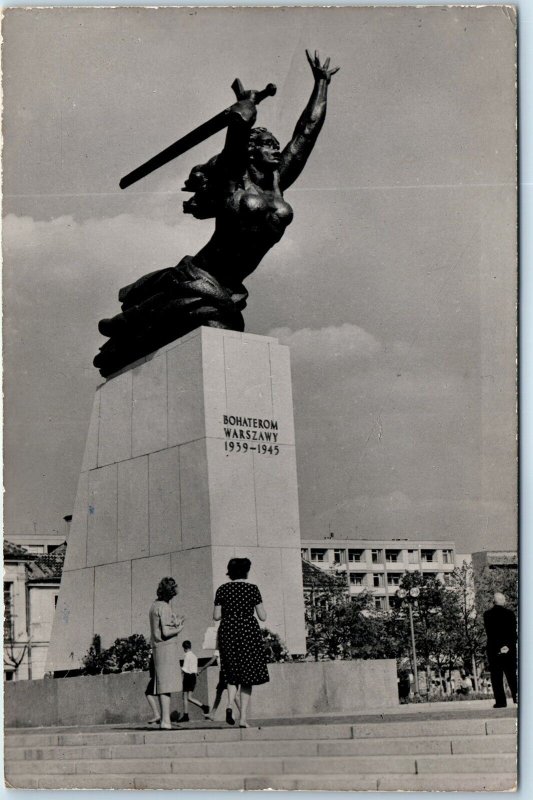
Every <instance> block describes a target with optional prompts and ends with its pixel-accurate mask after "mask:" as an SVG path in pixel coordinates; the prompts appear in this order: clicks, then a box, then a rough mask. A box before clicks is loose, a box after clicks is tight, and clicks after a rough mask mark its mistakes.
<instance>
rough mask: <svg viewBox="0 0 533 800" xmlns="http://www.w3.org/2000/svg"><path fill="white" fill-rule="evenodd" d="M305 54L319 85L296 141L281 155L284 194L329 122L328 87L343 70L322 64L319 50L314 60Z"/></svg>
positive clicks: (297, 126)
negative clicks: (327, 115)
mask: <svg viewBox="0 0 533 800" xmlns="http://www.w3.org/2000/svg"><path fill="white" fill-rule="evenodd" d="M305 54H306V56H307V60H308V62H309V66H310V67H311V70H312V72H313V77H314V79H315V85H314V86H313V91H312V92H311V97H310V98H309V102H308V103H307V105H306V107H305V109H304V111H303V114H302V116H301V117H300V119H299V120H298V122H297V123H296V128H295V129H294V133H293V135H292V139H291V140H290V142H289V143H288V145H287V146H286V147H285V149H284V150H283V152H282V154H281V163H280V168H279V176H280V188H281V190H282V191H283V190H284V189H287V188H288V187H289V186H291V185H292V184H293V183H294V181H295V180H296V178H298V177H299V175H300V173H301V171H302V170H303V168H304V167H305V164H306V162H307V159H308V158H309V156H310V154H311V151H312V149H313V147H314V146H315V142H316V140H317V138H318V134H319V133H320V131H321V129H322V125H323V124H324V120H325V118H326V108H327V98H328V86H329V83H330V81H331V78H332V76H333V75H335V73H336V72H338V71H339V69H340V68H339V67H334V68H333V69H330V68H329V65H330V60H331V59H329V58H326V60H325V61H324V63H323V64H321V63H320V57H319V55H318V53H317V52H316V50H315V55H314V56H311V55H310V54H309V51H308V50H306V51H305Z"/></svg>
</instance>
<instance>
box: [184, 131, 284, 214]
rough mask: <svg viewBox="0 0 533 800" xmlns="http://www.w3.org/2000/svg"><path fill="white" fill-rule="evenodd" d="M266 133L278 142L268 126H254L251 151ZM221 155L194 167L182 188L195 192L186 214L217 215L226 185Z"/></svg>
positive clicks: (188, 203) (185, 204) (251, 136)
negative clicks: (223, 188)
mask: <svg viewBox="0 0 533 800" xmlns="http://www.w3.org/2000/svg"><path fill="white" fill-rule="evenodd" d="M265 134H267V135H268V136H272V138H273V139H274V140H275V141H276V142H277V139H276V137H275V136H273V134H272V133H271V132H270V131H269V130H267V128H252V130H251V131H250V139H249V144H248V152H249V153H250V152H251V151H253V150H254V148H255V147H256V142H257V140H258V139H259V138H261V137H263V136H265ZM278 144H279V143H278ZM220 155H221V154H220V153H219V154H218V155H216V156H213V158H210V159H209V161H206V162H205V164H197V165H196V166H195V167H193V168H192V170H191V172H190V175H189V177H188V178H187V180H186V181H185V185H184V187H183V190H182V191H184V192H194V195H193V197H191V198H190V200H186V201H185V202H184V203H183V211H184V212H185V214H192V215H193V216H194V217H196V219H210V218H211V217H215V216H216V212H217V209H218V201H219V199H220V192H221V189H222V186H223V185H224V181H223V175H222V167H221V163H220Z"/></svg>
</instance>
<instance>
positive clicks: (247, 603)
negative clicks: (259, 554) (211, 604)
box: [215, 581, 270, 686]
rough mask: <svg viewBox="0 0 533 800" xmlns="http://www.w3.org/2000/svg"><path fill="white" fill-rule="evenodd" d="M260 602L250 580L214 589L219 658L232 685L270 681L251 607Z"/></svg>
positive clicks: (257, 626)
mask: <svg viewBox="0 0 533 800" xmlns="http://www.w3.org/2000/svg"><path fill="white" fill-rule="evenodd" d="M262 602H263V601H262V599H261V593H260V591H259V589H258V588H257V586H256V585H255V584H253V583H245V582H242V581H230V582H229V583H224V584H222V586H219V587H218V589H217V593H216V595H215V605H216V606H221V607H222V620H221V622H220V627H219V629H218V649H219V650H220V661H221V666H222V669H223V671H224V674H225V676H226V678H227V681H228V683H231V684H233V685H234V686H235V685H237V686H238V685H240V684H244V685H245V686H257V685H258V684H260V683H267V682H268V681H269V680H270V679H269V677H268V669H267V661H266V654H265V649H264V647H263V637H262V635H261V629H260V627H259V624H258V622H257V620H256V618H255V617H254V609H255V606H256V605H258V603H262Z"/></svg>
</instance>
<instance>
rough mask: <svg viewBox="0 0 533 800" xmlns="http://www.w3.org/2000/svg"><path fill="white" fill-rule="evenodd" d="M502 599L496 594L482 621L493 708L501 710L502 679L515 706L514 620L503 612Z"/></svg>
mask: <svg viewBox="0 0 533 800" xmlns="http://www.w3.org/2000/svg"><path fill="white" fill-rule="evenodd" d="M505 603H506V599H505V595H504V594H502V593H501V592H496V593H495V595H494V605H493V606H492V608H489V610H488V611H485V613H484V615H483V621H484V623H485V631H486V632H487V656H488V659H489V668H490V676H491V680H492V689H493V692H494V700H495V701H496V702H495V703H494V708H505V706H506V705H507V698H506V696H505V689H504V688H503V676H504V674H505V677H506V678H507V684H508V686H509V689H510V690H511V694H512V696H513V702H514V703H516V640H517V630H516V617H515V615H514V614H513V612H512V611H511V609H509V608H505Z"/></svg>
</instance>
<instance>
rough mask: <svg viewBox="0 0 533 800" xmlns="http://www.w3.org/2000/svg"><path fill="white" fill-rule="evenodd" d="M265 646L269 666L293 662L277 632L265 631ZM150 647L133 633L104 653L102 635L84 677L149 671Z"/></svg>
mask: <svg viewBox="0 0 533 800" xmlns="http://www.w3.org/2000/svg"><path fill="white" fill-rule="evenodd" d="M262 633H263V644H264V647H265V651H266V654H267V661H268V663H269V664H275V663H277V662H283V661H291V660H292V659H291V655H290V653H289V651H288V650H287V648H286V647H285V644H284V642H282V640H281V639H280V637H279V636H278V634H277V633H273V632H272V631H269V630H268V629H267V628H263V629H262ZM150 651H151V648H150V644H149V642H147V641H146V639H145V638H144V636H142V635H141V634H138V633H134V634H133V635H132V636H128V637H127V638H126V639H115V641H114V643H113V644H112V645H111V647H108V648H107V650H102V644H101V639H100V636H98V635H96V636H94V638H93V643H92V645H91V647H90V648H89V650H88V652H87V655H86V656H85V658H84V659H83V662H82V663H83V674H84V675H101V674H102V673H103V674H109V673H110V672H135V671H137V670H146V669H148V667H149V664H150Z"/></svg>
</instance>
